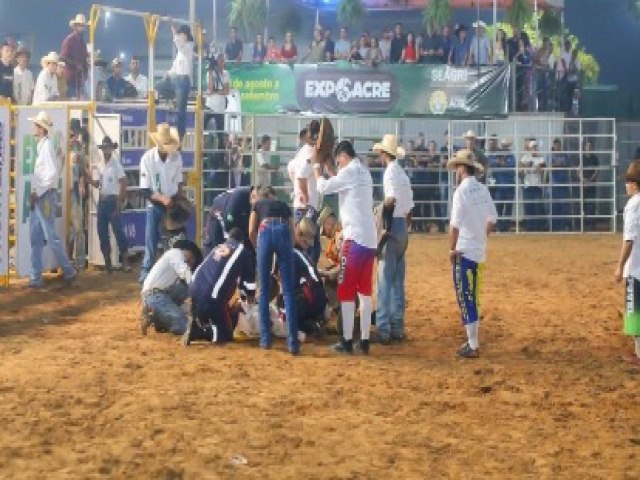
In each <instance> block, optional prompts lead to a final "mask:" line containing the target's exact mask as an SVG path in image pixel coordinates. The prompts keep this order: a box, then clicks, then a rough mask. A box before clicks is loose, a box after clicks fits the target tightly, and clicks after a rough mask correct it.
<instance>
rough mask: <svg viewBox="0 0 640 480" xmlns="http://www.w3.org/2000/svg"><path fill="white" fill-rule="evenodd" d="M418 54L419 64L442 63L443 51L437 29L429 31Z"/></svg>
mask: <svg viewBox="0 0 640 480" xmlns="http://www.w3.org/2000/svg"><path fill="white" fill-rule="evenodd" d="M419 52H420V63H428V64H434V63H442V56H443V55H444V49H443V45H442V36H441V35H440V32H439V31H438V29H437V28H431V29H429V31H428V32H427V36H426V37H425V39H424V41H423V42H422V47H421V48H420V50H419Z"/></svg>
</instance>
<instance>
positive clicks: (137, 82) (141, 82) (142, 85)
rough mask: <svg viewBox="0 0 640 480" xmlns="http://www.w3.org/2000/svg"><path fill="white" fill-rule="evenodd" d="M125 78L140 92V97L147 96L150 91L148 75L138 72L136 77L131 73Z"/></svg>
mask: <svg viewBox="0 0 640 480" xmlns="http://www.w3.org/2000/svg"><path fill="white" fill-rule="evenodd" d="M124 79H125V80H126V81H127V82H129V83H130V84H131V85H133V86H134V87H135V89H136V92H138V98H147V94H148V93H149V81H148V80H147V77H145V76H144V75H141V74H138V76H137V77H136V78H135V79H134V78H133V76H132V75H131V74H129V75H127V76H126V77H124Z"/></svg>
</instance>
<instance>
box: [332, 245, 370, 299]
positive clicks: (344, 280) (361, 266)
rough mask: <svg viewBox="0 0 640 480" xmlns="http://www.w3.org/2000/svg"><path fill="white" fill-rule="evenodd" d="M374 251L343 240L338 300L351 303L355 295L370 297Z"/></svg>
mask: <svg viewBox="0 0 640 480" xmlns="http://www.w3.org/2000/svg"><path fill="white" fill-rule="evenodd" d="M375 259H376V249H375V248H367V247H364V246H362V245H360V244H358V243H356V242H354V241H353V240H345V241H344V242H343V243H342V250H341V252H340V274H339V275H338V300H340V301H341V302H353V301H355V299H356V295H357V294H358V293H360V294H361V295H365V296H371V292H372V291H373V264H374V262H375Z"/></svg>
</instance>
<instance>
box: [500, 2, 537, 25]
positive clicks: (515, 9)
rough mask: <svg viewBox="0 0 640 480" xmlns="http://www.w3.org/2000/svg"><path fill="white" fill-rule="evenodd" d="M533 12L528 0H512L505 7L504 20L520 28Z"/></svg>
mask: <svg viewBox="0 0 640 480" xmlns="http://www.w3.org/2000/svg"><path fill="white" fill-rule="evenodd" d="M532 14H533V8H532V7H531V4H530V3H529V0H513V3H512V4H511V6H510V7H509V8H508V9H507V12H506V15H505V20H506V21H507V23H509V24H510V25H512V26H514V27H518V28H522V27H523V26H524V24H525V23H527V22H528V21H529V19H530V18H531V15H532Z"/></svg>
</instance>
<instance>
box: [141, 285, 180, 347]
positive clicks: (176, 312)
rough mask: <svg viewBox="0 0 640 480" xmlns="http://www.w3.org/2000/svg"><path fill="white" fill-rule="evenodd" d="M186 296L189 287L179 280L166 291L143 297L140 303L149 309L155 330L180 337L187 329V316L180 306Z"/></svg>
mask: <svg viewBox="0 0 640 480" xmlns="http://www.w3.org/2000/svg"><path fill="white" fill-rule="evenodd" d="M188 296H189V287H187V284H186V283H184V282H183V281H181V280H179V281H178V282H176V283H175V284H174V285H173V286H171V287H170V288H169V289H168V290H166V291H163V292H159V291H157V292H151V293H149V294H147V295H145V296H144V298H143V299H142V303H143V304H144V305H146V306H147V307H149V309H151V311H152V315H151V318H152V320H153V324H154V325H155V327H156V329H157V330H160V331H167V330H168V331H169V332H171V333H173V334H174V335H182V334H183V333H184V331H185V330H186V328H187V315H186V314H185V312H184V310H183V309H182V306H181V305H182V304H183V303H184V301H185V300H186V299H187V297H188Z"/></svg>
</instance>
